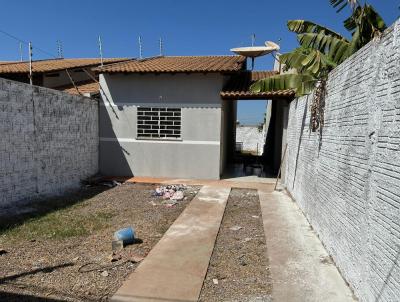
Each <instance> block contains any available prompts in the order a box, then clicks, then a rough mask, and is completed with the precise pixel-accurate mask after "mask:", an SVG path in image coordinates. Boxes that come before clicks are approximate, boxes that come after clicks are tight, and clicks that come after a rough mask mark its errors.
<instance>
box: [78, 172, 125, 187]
mask: <svg viewBox="0 0 400 302" xmlns="http://www.w3.org/2000/svg"><path fill="white" fill-rule="evenodd" d="M83 184H84V185H86V187H91V186H104V187H108V188H113V187H116V186H120V185H121V183H120V182H118V181H116V180H114V179H112V180H109V179H108V180H107V179H104V177H103V176H101V175H95V176H93V177H89V178H88V179H86V180H84V181H83Z"/></svg>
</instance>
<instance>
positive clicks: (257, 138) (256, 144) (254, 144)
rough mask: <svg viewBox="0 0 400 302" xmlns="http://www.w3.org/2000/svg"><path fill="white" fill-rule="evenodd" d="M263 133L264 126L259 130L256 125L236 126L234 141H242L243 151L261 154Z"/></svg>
mask: <svg viewBox="0 0 400 302" xmlns="http://www.w3.org/2000/svg"><path fill="white" fill-rule="evenodd" d="M265 135H266V134H265V127H264V128H262V129H261V130H260V129H259V127H258V126H244V125H243V126H242V125H238V126H236V143H242V144H243V147H242V150H243V151H248V152H251V153H252V154H255V155H262V154H263V151H264V144H265ZM257 151H258V153H257Z"/></svg>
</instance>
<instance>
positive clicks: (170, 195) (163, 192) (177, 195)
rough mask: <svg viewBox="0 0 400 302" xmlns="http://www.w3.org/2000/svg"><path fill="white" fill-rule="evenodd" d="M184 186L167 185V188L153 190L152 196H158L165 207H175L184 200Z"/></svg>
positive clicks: (160, 187) (161, 187)
mask: <svg viewBox="0 0 400 302" xmlns="http://www.w3.org/2000/svg"><path fill="white" fill-rule="evenodd" d="M186 189H187V188H186V186H185V185H168V186H159V187H157V188H155V190H154V191H153V193H152V196H159V197H162V199H163V200H165V201H166V202H165V205H166V206H167V207H172V206H174V205H176V204H177V203H178V202H179V201H182V200H184V198H185V190H186Z"/></svg>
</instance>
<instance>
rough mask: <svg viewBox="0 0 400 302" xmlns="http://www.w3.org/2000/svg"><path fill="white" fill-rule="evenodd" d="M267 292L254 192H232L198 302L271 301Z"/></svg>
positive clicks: (265, 261) (267, 277) (268, 284)
mask: <svg viewBox="0 0 400 302" xmlns="http://www.w3.org/2000/svg"><path fill="white" fill-rule="evenodd" d="M216 283H218V284H216ZM271 290H272V282H271V279H270V273H269V265H268V259H267V257H266V245H265V236H264V230H263V224H262V218H261V210H260V204H259V200H258V194H257V191H255V190H242V189H233V190H232V191H231V194H230V195H229V199H228V203H227V205H226V210H225V214H224V217H223V220H222V224H221V228H220V230H219V233H218V237H217V241H216V245H215V248H214V251H213V254H212V257H211V260H210V264H209V267H208V272H207V276H206V279H205V280H204V284H203V288H202V291H201V294H200V301H204V302H206V301H207V302H208V301H240V302H245V301H249V302H250V301H252V302H261V301H271V296H270V295H271Z"/></svg>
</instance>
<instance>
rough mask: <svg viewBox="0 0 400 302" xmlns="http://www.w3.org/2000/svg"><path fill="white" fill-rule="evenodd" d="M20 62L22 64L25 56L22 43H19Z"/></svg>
mask: <svg viewBox="0 0 400 302" xmlns="http://www.w3.org/2000/svg"><path fill="white" fill-rule="evenodd" d="M19 60H20V61H21V62H22V61H23V60H24V57H23V54H22V43H21V42H19Z"/></svg>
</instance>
